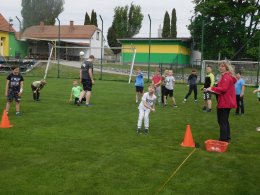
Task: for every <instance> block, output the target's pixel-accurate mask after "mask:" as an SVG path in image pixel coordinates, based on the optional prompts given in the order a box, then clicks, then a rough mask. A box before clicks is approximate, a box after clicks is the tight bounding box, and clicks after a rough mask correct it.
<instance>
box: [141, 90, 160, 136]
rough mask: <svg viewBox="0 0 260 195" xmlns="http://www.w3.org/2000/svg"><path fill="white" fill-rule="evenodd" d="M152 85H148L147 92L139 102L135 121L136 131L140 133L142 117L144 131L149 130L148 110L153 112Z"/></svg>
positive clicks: (154, 98)
mask: <svg viewBox="0 0 260 195" xmlns="http://www.w3.org/2000/svg"><path fill="white" fill-rule="evenodd" d="M155 100H156V96H155V95H154V86H153V85H149V87H148V92H146V93H144V95H143V97H142V101H141V102H140V104H139V107H138V109H139V117H138V122H137V133H141V127H142V122H143V119H144V128H145V131H144V132H145V133H148V132H149V114H150V111H152V112H155Z"/></svg>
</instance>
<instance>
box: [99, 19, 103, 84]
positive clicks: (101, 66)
mask: <svg viewBox="0 0 260 195" xmlns="http://www.w3.org/2000/svg"><path fill="white" fill-rule="evenodd" d="M99 17H100V20H101V22H102V27H101V31H102V34H101V62H100V63H101V64H100V80H102V68H103V40H104V38H103V19H102V17H101V15H99Z"/></svg>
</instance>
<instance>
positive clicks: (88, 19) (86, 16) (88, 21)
mask: <svg viewBox="0 0 260 195" xmlns="http://www.w3.org/2000/svg"><path fill="white" fill-rule="evenodd" d="M89 24H90V17H89V15H88V12H86V14H85V21H84V25H89Z"/></svg>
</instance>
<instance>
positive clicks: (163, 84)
mask: <svg viewBox="0 0 260 195" xmlns="http://www.w3.org/2000/svg"><path fill="white" fill-rule="evenodd" d="M168 72H169V70H165V71H164V75H163V76H162V82H161V83H162V87H161V89H162V104H163V105H164V94H165V91H166V88H165V78H166V77H167V75H168Z"/></svg>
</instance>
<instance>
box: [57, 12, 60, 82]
mask: <svg viewBox="0 0 260 195" xmlns="http://www.w3.org/2000/svg"><path fill="white" fill-rule="evenodd" d="M56 19H57V20H58V22H59V30H58V78H60V19H59V18H58V17H57V18H56Z"/></svg>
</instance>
